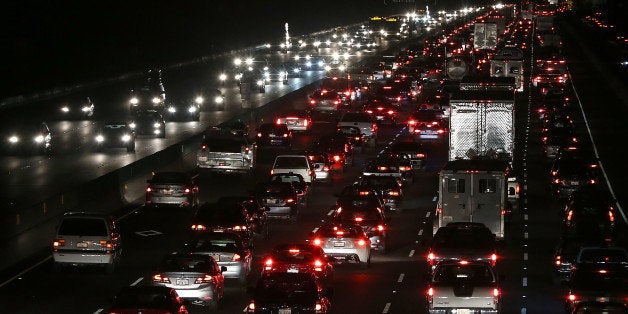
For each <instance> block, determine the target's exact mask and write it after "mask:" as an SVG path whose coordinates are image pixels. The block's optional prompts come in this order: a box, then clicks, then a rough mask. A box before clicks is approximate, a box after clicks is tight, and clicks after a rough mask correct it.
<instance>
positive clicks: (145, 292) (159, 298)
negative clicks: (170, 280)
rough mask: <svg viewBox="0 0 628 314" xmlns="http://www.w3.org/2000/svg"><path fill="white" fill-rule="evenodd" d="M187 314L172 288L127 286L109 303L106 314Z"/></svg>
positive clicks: (181, 301)
mask: <svg viewBox="0 0 628 314" xmlns="http://www.w3.org/2000/svg"><path fill="white" fill-rule="evenodd" d="M140 312H150V313H187V312H188V311H187V308H186V307H185V304H184V302H183V299H182V298H180V297H179V295H178V294H177V291H176V290H175V289H174V288H168V287H163V286H128V287H124V288H122V289H121V290H120V291H119V292H118V293H117V294H116V295H115V296H114V297H113V301H112V302H111V306H110V307H109V309H108V311H107V313H140Z"/></svg>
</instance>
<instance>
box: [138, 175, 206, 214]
mask: <svg viewBox="0 0 628 314" xmlns="http://www.w3.org/2000/svg"><path fill="white" fill-rule="evenodd" d="M146 183H147V186H146V203H145V206H146V207H151V206H152V207H156V206H164V205H169V206H180V207H195V206H197V205H198V184H197V183H196V180H195V178H194V177H193V176H192V175H190V174H189V173H186V172H182V171H160V172H156V173H155V174H154V175H153V177H152V178H150V179H149V180H147V181H146Z"/></svg>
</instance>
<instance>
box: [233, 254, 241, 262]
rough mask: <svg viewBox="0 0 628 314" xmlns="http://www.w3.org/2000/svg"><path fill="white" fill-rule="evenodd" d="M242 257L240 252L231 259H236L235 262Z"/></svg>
mask: <svg viewBox="0 0 628 314" xmlns="http://www.w3.org/2000/svg"><path fill="white" fill-rule="evenodd" d="M241 259H242V256H240V254H238V253H235V254H233V257H232V258H231V260H232V261H234V262H237V261H239V260H241Z"/></svg>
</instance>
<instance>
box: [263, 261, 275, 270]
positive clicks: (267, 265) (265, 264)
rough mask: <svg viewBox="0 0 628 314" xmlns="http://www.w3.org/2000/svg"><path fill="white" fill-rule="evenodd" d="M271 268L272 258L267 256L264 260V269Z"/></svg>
mask: <svg viewBox="0 0 628 314" xmlns="http://www.w3.org/2000/svg"><path fill="white" fill-rule="evenodd" d="M271 269H273V260H272V259H270V258H268V259H266V260H265V261H264V270H271Z"/></svg>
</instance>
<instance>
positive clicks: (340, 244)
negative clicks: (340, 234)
mask: <svg viewBox="0 0 628 314" xmlns="http://www.w3.org/2000/svg"><path fill="white" fill-rule="evenodd" d="M334 246H335V247H343V246H345V243H344V242H342V241H340V242H334Z"/></svg>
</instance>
